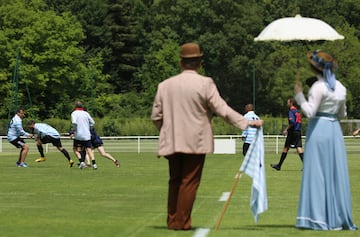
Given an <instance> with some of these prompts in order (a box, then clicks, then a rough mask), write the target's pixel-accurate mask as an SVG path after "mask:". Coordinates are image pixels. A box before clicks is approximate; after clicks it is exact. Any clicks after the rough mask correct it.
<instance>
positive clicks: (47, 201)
mask: <svg viewBox="0 0 360 237" xmlns="http://www.w3.org/2000/svg"><path fill="white" fill-rule="evenodd" d="M95 155H96V157H97V163H98V166H99V169H98V170H92V169H85V170H79V169H78V168H77V167H73V168H69V167H68V166H67V162H66V159H65V158H64V157H63V156H62V154H61V153H60V152H50V153H48V154H47V160H46V162H44V163H35V161H34V160H35V159H36V158H38V156H37V154H36V153H35V152H34V151H32V153H31V154H29V156H28V158H27V163H28V165H29V166H30V167H29V168H17V167H16V166H15V161H16V159H17V153H0V170H1V171H0V183H1V185H0V236H2V237H15V236H16V237H18V236H27V237H32V236H34V237H35V236H36V237H45V236H46V237H49V236H51V237H60V236H64V237H65V236H66V237H69V236H74V237H82V236H84V237H93V236H94V237H95V236H96V237H113V236H119V237H120V236H121V237H127V236H136V237H138V236H141V237H147V236H149V237H157V236H159V237H174V236H179V237H182V236H184V237H185V236H186V237H190V236H191V237H192V236H199V232H198V230H199V229H201V228H209V229H210V232H208V234H207V236H221V237H233V236H246V237H253V236H254V237H255V236H256V237H262V236H266V237H271V236H274V237H279V236H280V237H281V236H286V237H287V236H289V237H290V236H334V237H335V236H336V237H339V236H359V235H360V232H359V231H309V230H299V229H296V228H295V226H294V225H295V218H296V212H297V203H298V194H299V188H300V180H301V168H302V167H301V162H300V160H299V158H298V157H297V155H296V154H295V153H294V152H291V153H289V155H288V158H287V160H286V161H285V163H284V165H283V169H282V171H280V172H279V171H274V170H271V168H270V163H275V162H277V161H278V159H279V156H278V155H275V154H267V155H266V157H265V159H266V177H267V192H268V205H269V209H268V210H267V211H266V212H265V213H263V214H261V215H260V220H259V222H258V223H257V224H256V223H255V222H254V219H253V217H252V215H251V211H250V207H249V198H250V187H251V179H250V178H249V177H248V176H246V175H244V176H243V177H242V178H241V179H240V182H239V183H238V185H237V188H236V191H235V192H234V194H233V197H232V199H231V202H230V205H229V207H228V209H227V212H226V214H225V216H224V218H223V221H222V224H221V226H220V229H219V230H217V231H215V230H214V227H215V224H216V222H217V219H218V217H219V215H220V213H221V210H222V208H223V205H224V202H220V201H219V197H220V196H221V194H222V193H223V192H229V191H230V190H231V187H232V185H233V182H234V176H235V174H236V172H237V170H238V168H239V167H240V164H241V162H242V155H240V154H238V155H209V156H207V159H206V163H205V168H204V172H203V178H202V182H201V185H200V188H199V191H198V195H197V199H196V202H195V206H194V209H193V215H192V217H193V227H194V228H195V230H194V231H185V232H183V231H172V230H167V228H166V224H165V223H166V201H167V176H168V167H167V162H166V160H164V159H157V158H156V156H155V154H152V153H143V154H136V153H113V155H114V156H115V157H117V158H118V159H119V160H120V162H121V168H116V167H115V166H114V165H113V163H112V162H110V161H109V160H106V159H104V158H102V157H99V155H98V154H97V153H96V154H95ZM348 159H349V168H350V176H351V177H350V178H351V186H352V199H353V218H354V222H355V224H357V225H360V224H359V223H360V191H359V190H360V183H359V180H360V177H359V170H360V159H359V155H355V154H350V155H349V157H348Z"/></svg>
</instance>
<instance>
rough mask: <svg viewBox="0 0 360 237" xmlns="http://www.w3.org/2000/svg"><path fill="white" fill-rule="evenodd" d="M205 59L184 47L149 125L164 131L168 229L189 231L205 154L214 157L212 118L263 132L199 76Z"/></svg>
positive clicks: (161, 148) (192, 48) (160, 89)
mask: <svg viewBox="0 0 360 237" xmlns="http://www.w3.org/2000/svg"><path fill="white" fill-rule="evenodd" d="M202 55H203V53H202V52H201V50H200V47H199V45H198V44H196V43H186V44H184V45H182V46H181V55H180V57H181V61H180V65H181V73H180V74H178V75H175V76H173V77H171V78H168V79H167V80H165V81H163V82H161V83H160V84H159V85H158V90H157V93H156V97H155V100H154V104H153V108H152V115H151V119H152V121H153V122H154V124H155V125H156V127H157V128H158V129H159V130H160V136H159V145H158V156H159V157H160V156H164V157H165V158H166V159H167V160H168V162H169V174H170V177H169V188H168V216H167V227H168V228H169V229H174V230H190V229H191V228H192V227H191V212H192V208H193V204H194V201H195V197H196V192H197V190H198V187H199V185H200V179H201V173H202V170H203V166H204V161H205V156H206V154H209V153H213V151H214V141H213V131H212V128H211V118H212V115H213V113H215V114H217V115H218V116H219V117H221V118H223V119H224V120H225V121H227V122H228V123H230V124H232V125H234V126H235V127H238V128H240V129H246V128H247V127H248V126H255V127H260V126H262V124H263V121H262V120H256V121H248V120H247V119H246V118H245V117H243V116H242V115H241V114H239V113H237V112H236V111H234V110H233V109H232V108H230V107H229V106H228V105H227V104H226V102H225V101H224V100H223V99H222V97H221V96H220V94H219V92H218V90H217V88H216V85H215V83H214V81H213V80H212V79H211V78H210V77H205V76H202V75H200V74H198V70H199V68H200V66H201V57H202Z"/></svg>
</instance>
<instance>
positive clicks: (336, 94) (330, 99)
mask: <svg viewBox="0 0 360 237" xmlns="http://www.w3.org/2000/svg"><path fill="white" fill-rule="evenodd" d="M295 100H296V102H297V103H298V104H299V105H300V106H301V111H302V112H303V113H304V115H305V116H306V117H308V118H312V117H315V116H316V113H317V112H322V113H328V114H334V115H337V117H339V118H344V117H346V115H347V113H346V88H345V87H344V86H343V84H341V82H339V81H336V85H335V90H334V91H331V90H329V89H328V87H327V86H326V83H325V81H324V79H323V78H322V77H318V80H317V81H316V82H315V83H314V84H313V85H312V86H311V88H310V90H309V94H308V101H306V99H305V96H304V94H303V93H302V92H300V93H298V94H296V96H295Z"/></svg>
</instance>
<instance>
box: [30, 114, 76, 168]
mask: <svg viewBox="0 0 360 237" xmlns="http://www.w3.org/2000/svg"><path fill="white" fill-rule="evenodd" d="M28 127H29V128H30V129H33V133H34V134H37V135H38V137H37V138H36V146H37V148H38V150H39V153H40V158H38V159H36V160H35V161H36V162H43V161H45V160H46V159H45V154H44V148H43V146H42V144H47V143H51V144H53V146H55V147H56V148H57V149H58V150H59V151H60V152H61V153H63V154H64V156H65V158H66V159H67V160H68V162H69V167H72V166H73V164H74V161H73V160H71V158H70V155H69V152H68V151H67V150H66V149H65V148H63V147H62V144H61V140H60V133H59V132H58V131H57V130H56V129H55V128H53V127H51V126H50V125H48V124H46V123H35V122H34V121H30V122H29V124H28Z"/></svg>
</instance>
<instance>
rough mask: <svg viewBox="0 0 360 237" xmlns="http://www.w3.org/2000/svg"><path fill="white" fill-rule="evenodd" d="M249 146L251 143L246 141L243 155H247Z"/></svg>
mask: <svg viewBox="0 0 360 237" xmlns="http://www.w3.org/2000/svg"><path fill="white" fill-rule="evenodd" d="M249 147H250V143H246V142H244V144H243V155H244V156H245V155H246V152H247V151H248V150H249Z"/></svg>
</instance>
